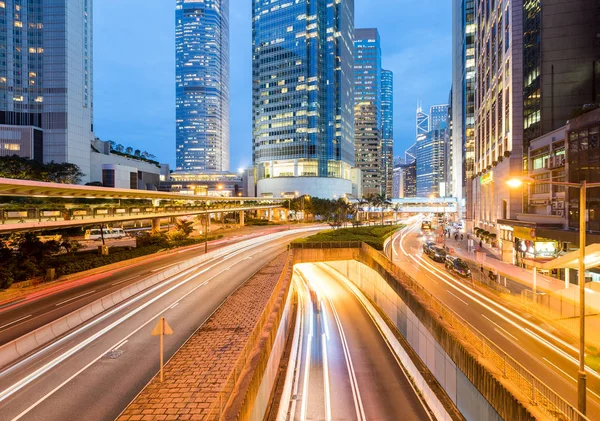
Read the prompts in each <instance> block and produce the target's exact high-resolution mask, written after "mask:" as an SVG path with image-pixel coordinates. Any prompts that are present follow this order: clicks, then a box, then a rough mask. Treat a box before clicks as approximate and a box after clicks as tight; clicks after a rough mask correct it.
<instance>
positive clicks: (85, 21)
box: [0, 0, 94, 182]
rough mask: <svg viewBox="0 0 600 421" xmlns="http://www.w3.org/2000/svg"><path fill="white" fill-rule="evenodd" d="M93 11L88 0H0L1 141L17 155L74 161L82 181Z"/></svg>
mask: <svg viewBox="0 0 600 421" xmlns="http://www.w3.org/2000/svg"><path fill="white" fill-rule="evenodd" d="M92 15H93V10H92V0H54V1H51V2H48V1H43V0H28V1H18V0H3V1H0V47H1V60H0V140H2V141H3V144H4V145H5V147H7V148H9V149H10V150H11V151H12V152H14V153H15V154H17V155H21V156H25V157H29V158H35V159H36V160H39V161H42V160H43V161H45V162H50V161H55V162H69V163H73V164H76V165H77V166H79V168H80V169H81V171H82V172H83V173H84V177H83V178H82V180H83V181H84V182H85V181H89V174H90V142H91V141H92V140H93V138H94V136H93V127H92V119H93V111H92V110H93V101H92V96H93V72H92V56H93V55H92V47H93V44H92V22H93V19H92ZM24 137H28V140H31V141H32V143H33V148H32V147H30V146H28V145H26V144H25V143H26V142H24V141H23V140H24ZM11 139H12V140H11ZM7 140H8V141H10V143H6V142H4V141H7ZM13 141H14V142H13ZM25 149H26V150H25Z"/></svg>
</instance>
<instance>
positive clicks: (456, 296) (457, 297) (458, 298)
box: [446, 291, 469, 306]
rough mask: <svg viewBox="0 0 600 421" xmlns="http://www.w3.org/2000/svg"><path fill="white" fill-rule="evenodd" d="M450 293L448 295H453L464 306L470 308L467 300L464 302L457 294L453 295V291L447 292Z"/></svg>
mask: <svg viewBox="0 0 600 421" xmlns="http://www.w3.org/2000/svg"><path fill="white" fill-rule="evenodd" d="M446 292H448V294H450V295H452V296H453V297H454V298H456V299H457V300H459V301H461V302H462V303H463V304H464V305H466V306H468V305H469V303H467V302H466V301H465V300H463V299H462V298H460V297H459V296H458V295H456V294H455V293H453V292H452V291H446Z"/></svg>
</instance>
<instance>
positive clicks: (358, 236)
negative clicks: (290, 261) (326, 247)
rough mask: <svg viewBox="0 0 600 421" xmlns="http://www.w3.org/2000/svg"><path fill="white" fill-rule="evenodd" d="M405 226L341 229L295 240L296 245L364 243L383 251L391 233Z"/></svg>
mask: <svg viewBox="0 0 600 421" xmlns="http://www.w3.org/2000/svg"><path fill="white" fill-rule="evenodd" d="M403 227H404V226H403V225H394V226H392V227H391V228H390V227H389V226H381V225H378V226H372V227H357V228H340V229H335V230H328V231H322V232H319V233H317V234H315V235H312V236H310V237H307V238H301V239H298V240H294V243H314V242H334V241H363V242H365V243H366V244H368V245H370V246H371V247H373V248H375V249H377V250H383V243H384V242H385V239H386V238H387V237H389V235H390V233H391V232H393V231H396V230H399V229H402V228H403Z"/></svg>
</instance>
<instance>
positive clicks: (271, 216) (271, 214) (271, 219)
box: [268, 209, 273, 222]
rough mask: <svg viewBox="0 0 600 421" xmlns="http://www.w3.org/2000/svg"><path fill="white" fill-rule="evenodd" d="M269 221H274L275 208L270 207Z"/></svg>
mask: <svg viewBox="0 0 600 421" xmlns="http://www.w3.org/2000/svg"><path fill="white" fill-rule="evenodd" d="M268 212H269V222H273V209H269V211H268Z"/></svg>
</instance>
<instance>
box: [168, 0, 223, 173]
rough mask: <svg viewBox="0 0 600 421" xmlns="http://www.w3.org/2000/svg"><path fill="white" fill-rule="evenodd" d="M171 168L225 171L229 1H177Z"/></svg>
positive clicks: (183, 170)
mask: <svg viewBox="0 0 600 421" xmlns="http://www.w3.org/2000/svg"><path fill="white" fill-rule="evenodd" d="M175 62H176V72H175V79H176V88H175V92H176V111H175V115H176V145H177V153H176V161H177V162H176V164H177V171H180V172H188V173H189V172H221V171H228V170H229V0H203V1H200V0H198V1H189V0H177V3H176V9H175Z"/></svg>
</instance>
